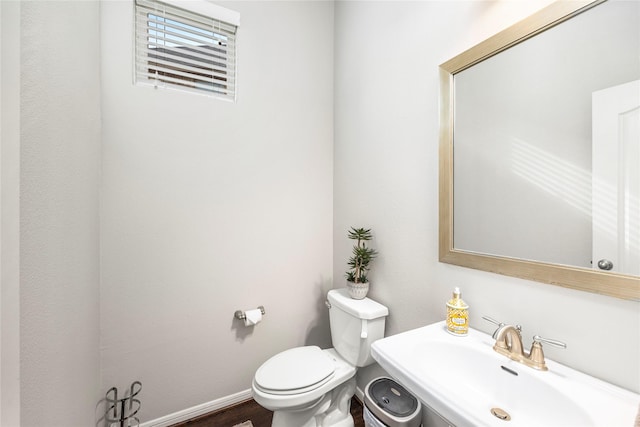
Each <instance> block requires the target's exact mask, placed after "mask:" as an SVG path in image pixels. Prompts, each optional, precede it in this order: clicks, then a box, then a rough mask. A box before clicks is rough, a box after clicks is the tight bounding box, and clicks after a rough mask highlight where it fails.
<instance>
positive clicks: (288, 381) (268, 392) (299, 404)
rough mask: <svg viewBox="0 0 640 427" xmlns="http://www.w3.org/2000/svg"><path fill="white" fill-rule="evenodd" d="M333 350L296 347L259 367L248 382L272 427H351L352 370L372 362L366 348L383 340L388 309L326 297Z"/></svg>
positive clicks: (342, 296) (332, 294) (339, 295)
mask: <svg viewBox="0 0 640 427" xmlns="http://www.w3.org/2000/svg"><path fill="white" fill-rule="evenodd" d="M327 306H328V307H329V322H330V324H331V341H332V342H333V346H334V348H330V349H327V350H321V349H320V348H319V347H316V346H307V347H296V348H292V349H290V350H285V351H283V352H282V353H279V354H276V355H275V356H273V357H271V358H270V359H269V360H267V361H266V362H264V363H263V364H262V366H260V368H258V370H257V371H256V374H255V375H254V377H253V384H252V387H251V388H252V391H253V398H254V399H255V401H256V402H258V403H259V404H260V405H261V406H263V407H265V408H267V409H269V410H270V411H273V412H274V414H273V422H272V424H271V425H272V427H318V426H322V427H353V418H352V417H351V413H350V412H349V409H350V405H351V398H352V397H353V395H354V394H355V390H356V378H355V375H356V369H357V368H358V367H361V366H367V365H370V364H371V363H373V358H372V357H371V354H370V348H371V344H373V342H374V341H376V340H377V339H380V338H382V337H383V336H384V324H385V317H386V316H387V315H388V314H389V310H388V309H387V307H385V306H383V305H382V304H379V303H377V302H375V301H373V300H371V299H369V298H364V299H361V300H356V299H352V298H351V297H350V296H349V294H348V293H347V290H346V289H333V290H331V291H329V293H328V294H327Z"/></svg>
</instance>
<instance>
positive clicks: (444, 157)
mask: <svg viewBox="0 0 640 427" xmlns="http://www.w3.org/2000/svg"><path fill="white" fill-rule="evenodd" d="M604 1H606V0H580V1H577V0H576V1H557V2H554V3H552V4H550V5H549V6H547V7H545V8H543V9H541V10H540V11H538V12H536V13H535V14H533V15H531V16H530V17H528V18H525V19H523V20H522V21H520V22H518V23H516V24H514V25H512V26H511V27H509V28H507V29H506V30H503V31H501V32H500V33H498V34H496V35H494V36H493V37H490V38H488V39H487V40H485V41H483V42H481V43H479V44H478V45H476V46H474V47H472V48H470V49H468V50H466V51H465V52H463V53H461V54H460V55H458V56H456V57H454V58H452V59H450V60H449V61H447V62H444V63H443V64H441V65H440V165H439V168H440V171H439V187H440V188H439V193H440V200H439V220H440V230H439V234H440V241H439V254H440V257H439V258H440V262H444V263H448V264H454V265H459V266H463V267H468V268H473V269H476V270H483V271H489V272H493V273H498V274H503V275H507V276H512V277H518V278H522V279H528V280H534V281H538V282H543V283H549V284H553V285H559V286H563V287H567V288H572V289H578V290H582V291H587V292H593V293H597V294H602V295H608V296H612V297H617V298H623V299H630V300H636V301H640V277H635V276H630V275H623V274H619V273H610V272H606V271H596V270H590V269H586V268H580V267H572V266H568V265H559V264H550V263H543V262H536V261H530V260H524V259H517V258H509V257H503V256H493V255H487V254H482V253H478V252H471V251H465V250H461V249H456V248H454V246H453V233H454V230H453V166H454V165H453V129H454V127H453V126H454V123H453V120H454V117H453V112H454V108H453V107H454V106H453V99H454V98H453V88H454V85H453V80H454V76H455V74H456V73H458V72H460V71H463V70H465V69H467V68H469V67H471V66H473V65H475V64H477V63H479V62H481V61H483V60H485V59H487V58H489V57H491V56H493V55H496V54H498V53H500V52H502V51H504V50H506V49H508V48H510V47H512V46H514V45H516V44H518V43H520V42H522V41H524V40H527V39H529V38H531V37H533V36H535V35H536V34H539V33H541V32H543V31H545V30H547V29H549V28H551V27H553V26H555V25H558V24H560V23H562V22H564V21H566V20H568V19H570V18H572V17H574V16H576V15H578V14H580V13H582V12H584V11H586V10H588V9H591V8H592V7H594V6H597V5H598V4H600V3H603V2H604Z"/></svg>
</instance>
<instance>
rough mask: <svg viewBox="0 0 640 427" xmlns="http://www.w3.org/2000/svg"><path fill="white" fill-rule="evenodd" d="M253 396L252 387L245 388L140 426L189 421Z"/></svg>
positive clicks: (159, 426) (153, 426)
mask: <svg viewBox="0 0 640 427" xmlns="http://www.w3.org/2000/svg"><path fill="white" fill-rule="evenodd" d="M251 398H252V394H251V389H248V390H244V391H241V392H238V393H235V394H232V395H229V396H225V397H222V398H220V399H216V400H212V401H211V402H206V403H202V404H200V405H196V406H192V407H191V408H187V409H183V410H182V411H178V412H174V413H173V414H169V415H165V416H164V417H160V418H156V419H155V420H151V421H147V422H144V423H142V424H140V427H169V426H171V425H173V424H176V423H180V422H183V421H187V420H189V419H191V418H195V417H198V416H200V415H204V414H207V413H209V412H213V411H217V410H218V409H222V408H226V407H227V406H231V405H235V404H236V403H240V402H244V401H245V400H249V399H251Z"/></svg>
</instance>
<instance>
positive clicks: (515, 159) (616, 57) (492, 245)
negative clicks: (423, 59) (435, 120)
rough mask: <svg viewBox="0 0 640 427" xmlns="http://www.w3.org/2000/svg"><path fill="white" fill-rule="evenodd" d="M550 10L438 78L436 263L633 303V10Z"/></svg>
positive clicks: (638, 215)
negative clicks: (440, 112)
mask: <svg viewBox="0 0 640 427" xmlns="http://www.w3.org/2000/svg"><path fill="white" fill-rule="evenodd" d="M560 3H565V4H566V3H574V2H557V3H555V4H552V5H551V6H550V7H549V8H547V9H545V10H543V11H542V12H540V13H538V14H536V15H534V16H533V17H531V18H529V19H527V20H525V21H523V22H522V23H519V24H516V25H515V26H514V27H511V28H510V29H508V30H506V31H505V32H503V33H501V34H499V35H497V36H494V37H493V38H492V39H489V40H487V41H486V42H484V43H482V44H480V45H479V46H477V47H476V48H472V49H470V51H468V52H465V53H463V54H462V55H460V56H459V57H456V58H454V59H452V60H451V61H448V62H447V63H445V64H443V65H442V66H441V69H442V85H443V96H442V98H443V106H442V107H443V113H444V120H443V124H442V126H443V130H442V135H441V138H442V151H441V233H442V235H441V260H442V261H444V262H451V263H454V264H459V265H466V266H469V267H474V268H480V269H485V270H489V271H495V272H499V273H503V274H511V275H516V276H520V277H526V278H530V279H533V280H540V281H545V282H549V283H556V284H561V285H565V286H570V287H574V288H578V289H585V290H589V291H593V292H600V293H605V294H610V295H615V296H621V297H625V298H640V279H639V276H640V148H639V145H640V83H639V81H640V80H639V79H640V55H638V52H640V2H637V1H616V0H610V1H607V2H604V3H602V4H598V5H597V6H596V7H593V8H590V9H588V10H581V11H578V12H581V13H578V12H575V11H574V10H570V11H568V12H567V8H566V5H560ZM575 3H577V2H575ZM584 3H589V2H582V5H584ZM595 3H599V2H595ZM582 5H581V6H582ZM573 15H575V16H573ZM567 16H571V19H569V20H566V21H564V22H562V24H561V25H555V26H553V27H552V28H550V29H547V30H545V31H542V32H539V28H543V27H546V26H547V24H549V23H553V22H555V23H557V20H558V19H559V20H563V19H566V18H567ZM523 32H527V34H525V37H528V36H532V35H535V37H529V38H527V39H526V40H524V41H522V42H519V43H518V44H515V45H514V46H512V47H509V48H505V47H508V46H510V45H512V44H514V43H516V41H518V40H520V39H521V38H522V36H523V34H522V33H523ZM498 52H499V54H496V53H498ZM454 135H455V140H454ZM450 179H452V182H451V181H450ZM520 260H521V262H520ZM503 261H504V263H506V264H504V263H503ZM519 262H520V263H519ZM501 263H503V264H504V265H503V264H501ZM518 263H519V264H518ZM540 268H542V269H543V270H542V271H541V270H540ZM599 268H600V269H606V270H608V272H607V273H601V272H600V271H596V272H592V269H595V270H598V269H599ZM612 273H613V274H612ZM617 273H622V274H617ZM623 275H624V276H623ZM585 279H587V282H588V284H586V285H585ZM597 282H606V283H603V284H602V285H598V283H597ZM607 283H610V284H611V288H608V287H607V286H608V285H607Z"/></svg>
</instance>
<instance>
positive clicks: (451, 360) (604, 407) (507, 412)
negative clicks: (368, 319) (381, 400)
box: [371, 322, 640, 427]
mask: <svg viewBox="0 0 640 427" xmlns="http://www.w3.org/2000/svg"><path fill="white" fill-rule="evenodd" d="M493 344H494V340H493V339H492V338H491V336H490V335H487V334H485V333H483V332H480V331H477V330H474V329H470V330H469V335H468V336H466V337H458V336H453V335H451V334H449V333H448V332H447V331H446V328H445V323H444V322H439V323H435V324H433V325H429V326H425V327H423V328H418V329H414V330H412V331H408V332H404V333H401V334H398V335H394V336H391V337H387V338H384V339H381V340H378V341H376V342H375V343H374V344H373V346H372V349H371V352H372V355H373V358H374V359H375V360H376V361H377V362H378V363H379V364H380V366H381V367H382V368H383V369H385V370H386V371H387V372H388V373H389V375H391V376H393V377H394V378H395V379H396V380H397V381H399V382H400V383H401V384H402V385H403V386H405V387H406V388H407V389H408V390H409V391H411V392H412V393H413V394H414V395H415V396H416V397H417V398H418V399H420V400H421V401H422V402H423V403H425V404H426V405H427V406H428V407H430V408H431V409H432V410H434V411H435V412H437V413H438V414H439V415H440V416H442V417H443V418H445V419H446V420H447V421H449V422H450V423H452V424H454V425H456V426H458V427H466V426H469V427H476V426H499V427H520V426H536V427H541V426H544V427H552V426H557V427H571V426H575V427H588V426H594V427H600V426H608V427H618V426H620V427H632V426H633V425H634V420H635V417H636V414H637V413H638V407H639V404H640V395H638V394H635V393H632V392H630V391H628V390H625V389H622V388H620V387H617V386H614V385H612V384H609V383H607V382H604V381H601V380H598V379H597V378H594V377H591V376H589V375H586V374H583V373H581V372H578V371H576V370H574V369H571V368H569V367H567V366H564V365H561V364H559V363H556V362H554V361H553V360H549V359H547V366H548V368H549V370H548V371H537V370H535V369H532V368H529V367H527V366H524V365H523V364H520V363H518V362H515V361H513V360H511V359H509V358H507V357H505V356H502V355H500V354H498V353H496V352H495V351H493V348H492V347H493ZM507 416H508V417H509V418H510V419H509V420H504V419H501V418H504V417H507Z"/></svg>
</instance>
